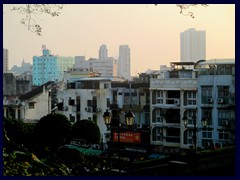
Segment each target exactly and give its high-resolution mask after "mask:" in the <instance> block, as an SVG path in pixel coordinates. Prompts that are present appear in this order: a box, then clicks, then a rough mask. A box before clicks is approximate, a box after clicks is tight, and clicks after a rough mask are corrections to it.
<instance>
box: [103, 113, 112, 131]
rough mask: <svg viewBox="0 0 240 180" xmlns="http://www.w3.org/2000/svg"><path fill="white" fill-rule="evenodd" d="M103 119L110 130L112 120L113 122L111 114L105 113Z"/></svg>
mask: <svg viewBox="0 0 240 180" xmlns="http://www.w3.org/2000/svg"><path fill="white" fill-rule="evenodd" d="M103 119H104V122H105V124H106V126H107V129H109V127H110V124H111V120H112V116H111V113H109V112H108V110H106V112H104V113H103Z"/></svg>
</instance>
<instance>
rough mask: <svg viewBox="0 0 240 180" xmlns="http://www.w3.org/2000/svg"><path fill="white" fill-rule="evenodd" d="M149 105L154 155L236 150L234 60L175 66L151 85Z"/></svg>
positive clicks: (151, 81) (183, 63)
mask: <svg viewBox="0 0 240 180" xmlns="http://www.w3.org/2000/svg"><path fill="white" fill-rule="evenodd" d="M150 100H151V103H150V126H151V137H150V138H151V139H150V140H151V144H153V145H154V146H155V150H156V151H159V152H168V153H169V152H177V151H180V150H182V149H186V150H187V149H190V148H193V147H194V146H196V147H200V148H212V147H214V146H216V145H217V146H225V145H227V144H235V142H234V141H235V60H234V59H220V60H219V59H215V60H207V61H206V60H200V61H198V62H196V63H193V62H172V63H171V70H169V71H165V72H163V73H161V76H159V78H156V79H151V80H150ZM204 118H207V120H208V123H207V126H206V127H204V126H203V125H202V120H203V119H204ZM183 119H187V125H186V126H185V124H184V121H183ZM195 136H196V142H195V139H194V137H195ZM196 147H194V148H196Z"/></svg>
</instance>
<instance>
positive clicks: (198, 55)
mask: <svg viewBox="0 0 240 180" xmlns="http://www.w3.org/2000/svg"><path fill="white" fill-rule="evenodd" d="M201 59H204V60H205V59H206V31H203V30H195V29H194V28H190V29H188V30H185V31H184V32H181V33H180V60H181V62H197V61H198V60H201Z"/></svg>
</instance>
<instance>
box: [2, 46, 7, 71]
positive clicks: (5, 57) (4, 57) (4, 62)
mask: <svg viewBox="0 0 240 180" xmlns="http://www.w3.org/2000/svg"><path fill="white" fill-rule="evenodd" d="M7 72H8V49H4V48H3V73H7Z"/></svg>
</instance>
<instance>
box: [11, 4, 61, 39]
mask: <svg viewBox="0 0 240 180" xmlns="http://www.w3.org/2000/svg"><path fill="white" fill-rule="evenodd" d="M63 6H64V4H26V6H19V7H15V6H14V7H13V8H12V9H11V10H12V11H17V12H18V13H19V14H22V15H23V18H22V19H21V24H23V25H24V26H26V27H27V28H28V30H29V31H31V32H34V33H36V34H37V35H38V36H41V35H42V27H41V26H40V25H39V24H38V23H37V19H38V16H40V15H42V14H48V15H50V16H52V17H56V16H59V15H60V14H61V10H62V9H63Z"/></svg>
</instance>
